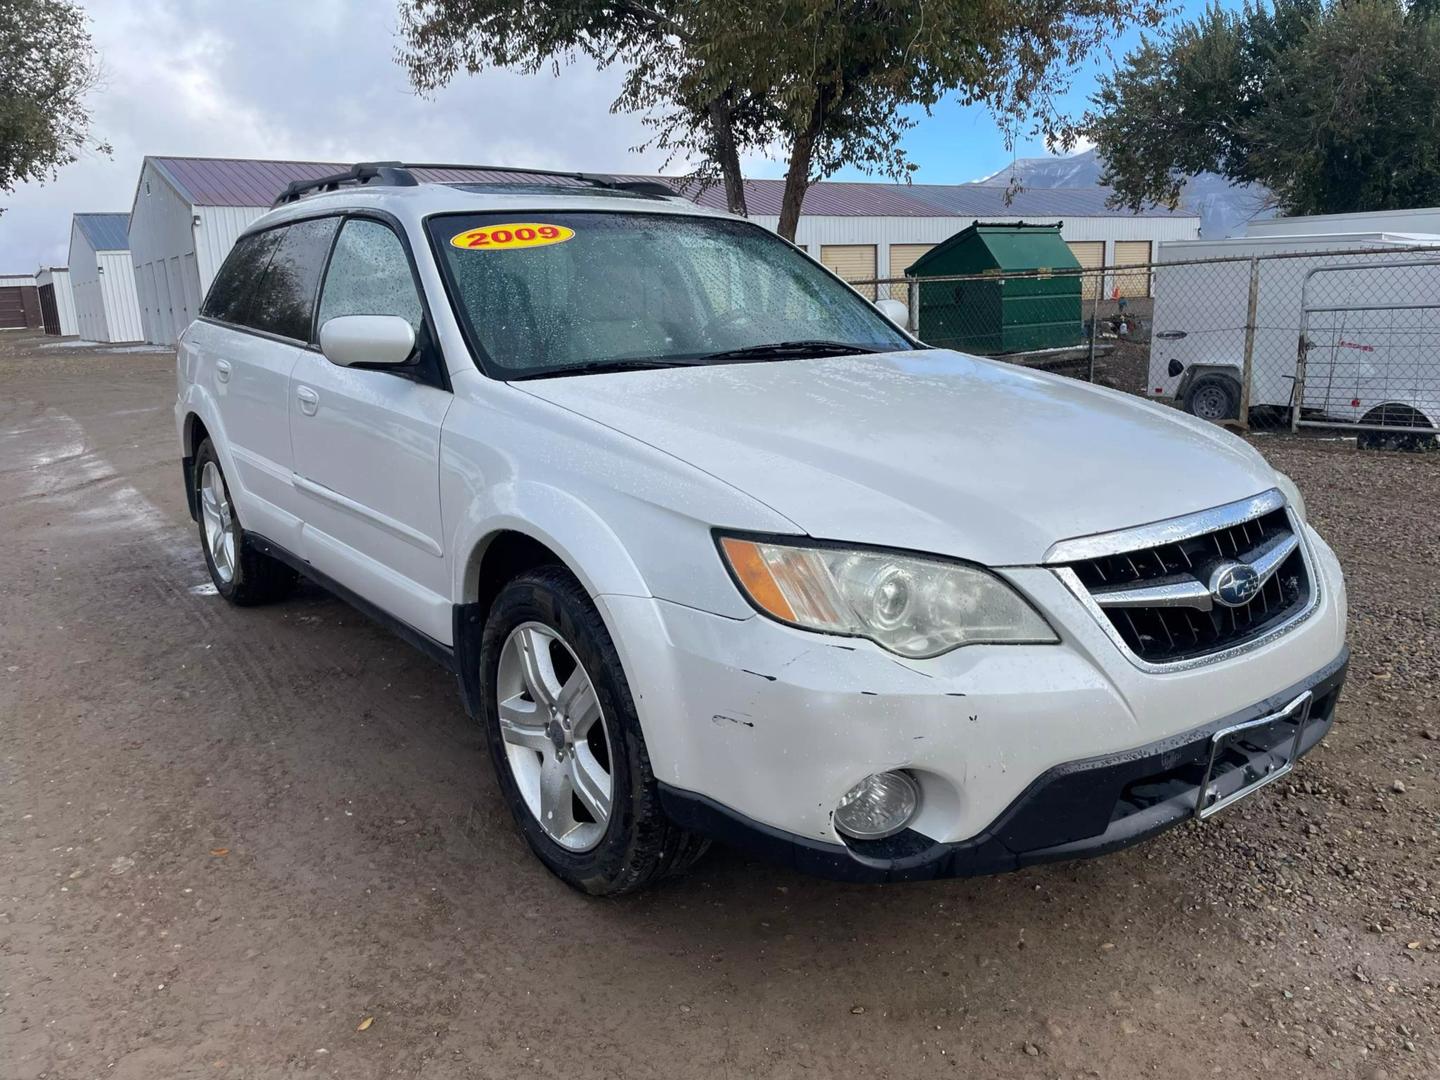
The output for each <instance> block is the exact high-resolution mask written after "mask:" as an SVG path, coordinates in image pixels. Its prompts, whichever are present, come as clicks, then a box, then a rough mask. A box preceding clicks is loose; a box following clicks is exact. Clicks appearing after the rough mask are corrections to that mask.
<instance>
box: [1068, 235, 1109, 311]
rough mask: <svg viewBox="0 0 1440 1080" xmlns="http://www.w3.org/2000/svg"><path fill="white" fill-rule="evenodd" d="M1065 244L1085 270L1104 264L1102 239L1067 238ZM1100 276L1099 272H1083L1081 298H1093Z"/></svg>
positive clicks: (1098, 286)
mask: <svg viewBox="0 0 1440 1080" xmlns="http://www.w3.org/2000/svg"><path fill="white" fill-rule="evenodd" d="M1066 244H1067V245H1068V246H1069V248H1070V254H1071V255H1074V256H1075V261H1076V262H1078V263H1079V264H1080V265H1081V266H1083V267H1084V268H1085V269H1086V270H1089V269H1092V268H1095V269H1098V268H1099V267H1102V266H1104V265H1105V241H1104V240H1067V241H1066ZM1100 278H1101V275H1100V274H1085V275H1084V276H1082V277H1081V278H1080V297H1081V299H1083V300H1093V299H1095V291H1096V290H1097V289H1099V288H1100ZM1087 317H1088V316H1087Z"/></svg>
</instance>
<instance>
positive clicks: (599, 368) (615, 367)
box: [515, 356, 704, 380]
mask: <svg viewBox="0 0 1440 1080" xmlns="http://www.w3.org/2000/svg"><path fill="white" fill-rule="evenodd" d="M702 363H704V361H703V360H695V359H692V358H690V357H682V358H674V357H661V356H632V357H623V358H620V359H617V360H585V361H582V362H580V363H578V364H567V365H566V366H565V367H557V368H545V369H543V370H541V371H527V372H523V373H521V374H519V375H516V376H515V379H517V380H519V379H559V378H563V377H565V376H566V375H599V374H603V373H605V372H607V371H648V370H653V369H655V368H672V367H697V366H699V365H700V364H702Z"/></svg>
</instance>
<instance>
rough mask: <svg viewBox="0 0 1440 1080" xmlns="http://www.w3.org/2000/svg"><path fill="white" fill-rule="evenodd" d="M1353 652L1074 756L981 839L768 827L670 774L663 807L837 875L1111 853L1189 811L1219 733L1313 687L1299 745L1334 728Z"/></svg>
mask: <svg viewBox="0 0 1440 1080" xmlns="http://www.w3.org/2000/svg"><path fill="white" fill-rule="evenodd" d="M1349 656H1350V654H1349V650H1348V649H1346V650H1343V651H1342V652H1341V653H1340V655H1339V656H1337V657H1336V658H1335V659H1334V660H1333V661H1331V662H1330V663H1329V664H1327V665H1325V667H1324V668H1322V669H1321V670H1320V671H1317V672H1316V673H1315V674H1313V675H1311V676H1310V677H1309V678H1307V679H1304V680H1302V681H1301V682H1299V683H1297V684H1296V685H1294V686H1292V687H1288V688H1287V689H1285V690H1283V691H1281V692H1279V693H1277V694H1274V695H1272V696H1271V697H1269V698H1267V699H1266V700H1264V701H1261V702H1257V703H1256V704H1254V705H1252V706H1251V707H1250V708H1248V709H1242V710H1240V711H1239V712H1237V713H1234V714H1232V715H1230V716H1226V717H1222V718H1221V719H1219V720H1215V721H1212V722H1211V723H1208V724H1206V725H1204V726H1203V727H1199V728H1195V729H1192V730H1190V731H1187V732H1184V733H1182V734H1180V735H1175V736H1172V737H1170V738H1168V739H1162V740H1161V741H1159V742H1156V743H1152V744H1150V745H1149V746H1143V747H1139V748H1137V749H1135V750H1129V751H1125V752H1123V753H1120V754H1111V755H1105V756H1102V757H1095V758H1086V759H1083V760H1081V761H1072V762H1066V763H1065V764H1063V765H1057V766H1055V767H1054V768H1052V769H1048V770H1047V771H1046V772H1044V773H1043V774H1041V775H1040V776H1039V777H1038V778H1036V780H1035V781H1034V782H1033V783H1032V784H1031V785H1030V786H1029V787H1028V788H1026V789H1025V791H1023V792H1022V793H1021V794H1020V795H1019V796H1018V797H1017V798H1016V799H1015V801H1014V802H1013V803H1011V804H1010V806H1009V807H1008V808H1006V810H1005V811H1004V812H1003V813H1001V814H1000V816H999V817H997V818H996V819H995V821H993V822H992V823H991V824H990V826H989V827H988V828H986V829H985V830H984V831H983V832H981V833H980V834H979V835H978V836H976V837H973V838H972V839H969V840H964V841H961V842H959V843H954V844H942V843H937V842H935V841H933V840H930V839H929V838H928V837H925V836H922V835H920V834H919V833H916V832H913V831H909V830H907V831H905V832H902V833H900V834H899V835H898V836H893V837H890V838H888V839H885V840H879V841H871V842H866V843H855V844H851V845H842V844H828V843H825V842H823V841H820V840H812V839H810V838H808V837H803V836H797V835H795V834H793V833H787V832H784V831H782V830H780V829H775V828H772V827H770V826H768V825H762V824H760V823H759V822H756V821H752V820H750V819H749V818H746V817H745V816H743V815H741V814H738V813H736V812H735V811H734V810H731V809H730V808H729V807H726V806H723V805H721V804H720V803H718V802H716V801H715V800H713V799H710V798H707V797H706V796H704V795H699V794H696V793H695V792H691V791H685V790H683V789H681V788H676V787H672V786H670V785H668V784H664V783H662V784H661V785H660V800H661V803H662V805H663V806H664V808H665V812H666V813H667V814H668V815H669V816H670V817H671V819H672V820H673V821H674V822H675V823H676V824H677V825H680V826H681V827H683V828H686V829H690V830H692V831H694V832H698V833H702V834H704V835H707V836H711V837H713V838H715V839H716V840H719V841H721V842H722V843H725V844H729V845H731V846H733V847H736V848H740V849H741V850H743V851H746V852H749V853H750V854H753V855H757V856H759V857H762V858H766V859H771V860H773V861H775V862H780V863H783V864H785V865H787V866H790V867H793V868H794V869H796V870H799V871H800V872H802V873H806V874H813V875H816V876H819V877H825V878H832V879H834V880H837V881H863V882H886V881H921V880H929V879H933V878H946V877H971V876H975V875H978V874H995V873H1003V872H1005V871H1008V870H1018V869H1020V868H1021V867H1024V866H1030V865H1033V864H1035V863H1042V862H1055V861H1058V860H1061V859H1077V858H1083V857H1088V856H1093V855H1103V854H1105V853H1106V852H1109V851H1115V850H1117V849H1119V848H1123V847H1128V846H1129V845H1131V844H1134V843H1138V842H1139V841H1141V840H1144V839H1146V838H1147V837H1151V836H1154V835H1155V834H1156V833H1159V832H1162V831H1164V830H1165V829H1168V828H1171V827H1172V826H1175V825H1178V824H1179V823H1180V822H1182V821H1185V820H1186V819H1188V818H1190V817H1192V816H1193V815H1194V811H1195V805H1196V800H1197V798H1198V795H1199V785H1200V784H1201V782H1202V780H1203V778H1204V776H1205V771H1206V768H1207V766H1208V763H1209V757H1210V745H1211V736H1212V735H1214V734H1215V732H1217V731H1219V730H1221V729H1222V728H1228V727H1232V726H1234V725H1236V724H1243V723H1245V722H1247V721H1250V720H1257V719H1259V718H1261V717H1265V716H1269V715H1270V714H1272V713H1275V712H1277V711H1279V710H1280V709H1282V708H1284V707H1285V706H1286V705H1287V704H1289V703H1290V702H1291V701H1293V700H1294V699H1295V698H1296V697H1297V696H1299V695H1300V694H1303V693H1304V692H1305V691H1307V690H1308V691H1310V693H1311V695H1312V701H1313V705H1312V707H1311V710H1310V716H1309V721H1308V723H1307V724H1306V726H1305V727H1304V729H1303V730H1302V732H1301V734H1300V740H1299V746H1298V754H1299V755H1303V754H1306V753H1308V752H1309V751H1310V750H1311V749H1313V748H1314V746H1315V745H1316V744H1317V743H1318V742H1319V741H1320V740H1321V739H1323V738H1324V737H1325V735H1326V733H1327V732H1329V730H1330V727H1331V724H1332V723H1333V722H1334V718H1335V702H1336V700H1337V699H1338V698H1339V696H1340V688H1341V687H1342V686H1343V685H1344V682H1345V674H1346V669H1347V666H1348V663H1349Z"/></svg>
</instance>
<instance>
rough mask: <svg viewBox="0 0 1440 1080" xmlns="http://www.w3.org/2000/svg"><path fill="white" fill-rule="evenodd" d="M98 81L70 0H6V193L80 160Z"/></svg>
mask: <svg viewBox="0 0 1440 1080" xmlns="http://www.w3.org/2000/svg"><path fill="white" fill-rule="evenodd" d="M98 78H99V67H98V65H97V63H96V60H95V50H94V48H93V47H92V46H91V44H90V33H89V31H88V29H87V28H86V19H85V15H84V13H83V12H82V11H81V10H80V9H79V8H78V7H76V6H75V5H74V4H72V3H69V2H68V0H0V190H3V191H7V192H8V191H14V190H15V186H16V185H17V184H21V183H25V182H27V181H38V182H42V183H43V182H44V181H46V180H53V179H54V178H55V176H56V174H57V173H58V172H59V171H60V169H61V167H63V166H65V165H69V164H70V163H71V162H73V161H74V160H76V158H77V157H78V156H79V155H80V153H81V152H82V151H83V150H84V149H85V148H86V144H87V142H88V139H89V130H90V112H89V110H88V109H87V108H86V106H85V95H86V94H88V93H89V92H90V90H92V89H94V87H95V85H96V83H97V81H98ZM95 149H97V150H99V151H101V152H104V153H108V152H109V149H110V148H109V147H108V146H105V145H103V144H101V145H98V146H96V147H95Z"/></svg>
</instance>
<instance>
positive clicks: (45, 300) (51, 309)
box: [40, 285, 60, 336]
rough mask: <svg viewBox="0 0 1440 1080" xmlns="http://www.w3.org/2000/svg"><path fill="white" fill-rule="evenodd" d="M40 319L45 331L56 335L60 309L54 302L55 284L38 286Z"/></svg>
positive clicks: (58, 331)
mask: <svg viewBox="0 0 1440 1080" xmlns="http://www.w3.org/2000/svg"><path fill="white" fill-rule="evenodd" d="M40 320H41V322H43V323H44V325H45V333H47V334H52V335H55V336H58V335H59V333H60V309H59V307H57V306H56V304H55V286H54V285H41V286H40Z"/></svg>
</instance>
